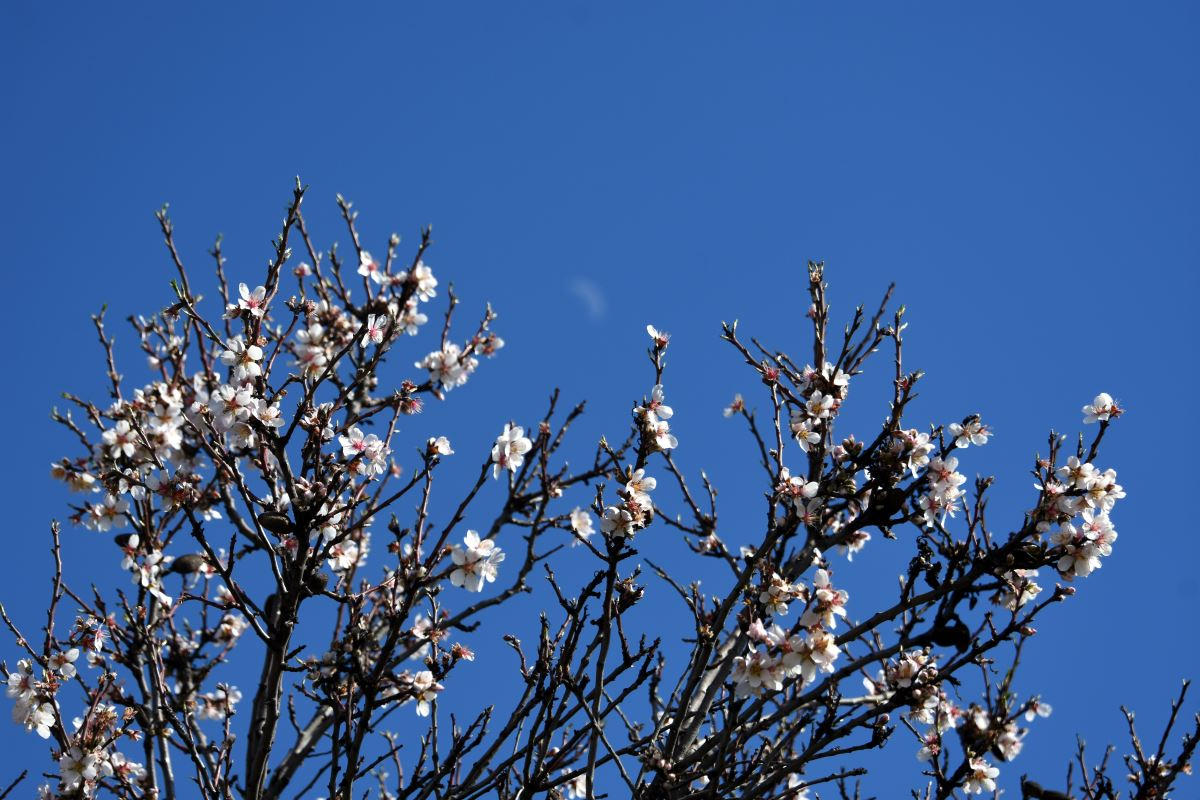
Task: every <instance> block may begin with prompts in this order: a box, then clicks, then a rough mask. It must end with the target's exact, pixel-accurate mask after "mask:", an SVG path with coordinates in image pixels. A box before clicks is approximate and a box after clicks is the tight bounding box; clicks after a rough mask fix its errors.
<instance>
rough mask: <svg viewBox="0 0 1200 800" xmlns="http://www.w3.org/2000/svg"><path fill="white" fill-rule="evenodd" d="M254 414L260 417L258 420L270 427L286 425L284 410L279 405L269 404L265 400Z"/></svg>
mask: <svg viewBox="0 0 1200 800" xmlns="http://www.w3.org/2000/svg"><path fill="white" fill-rule="evenodd" d="M254 416H256V417H258V421H259V422H261V423H262V424H263V425H266V426H267V427H268V428H282V427H283V425H284V419H283V412H282V411H281V410H280V408H279V405H278V404H275V405H269V404H267V403H265V402H260V403H259V404H258V408H257V409H256V410H255V412H254Z"/></svg>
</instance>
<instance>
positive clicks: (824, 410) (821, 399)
mask: <svg viewBox="0 0 1200 800" xmlns="http://www.w3.org/2000/svg"><path fill="white" fill-rule="evenodd" d="M806 407H807V409H808V415H809V416H810V417H812V418H813V419H816V420H822V419H828V418H829V417H831V416H833V412H834V409H835V408H836V407H837V398H836V397H834V396H833V395H830V394H821V392H819V391H818V392H813V393H812V397H809V398H808V404H807V406H806Z"/></svg>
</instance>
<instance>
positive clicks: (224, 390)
mask: <svg viewBox="0 0 1200 800" xmlns="http://www.w3.org/2000/svg"><path fill="white" fill-rule="evenodd" d="M213 399H214V400H215V404H216V408H215V409H213V411H214V413H215V415H216V418H217V423H218V424H219V425H220V426H221V427H222V428H224V429H225V430H228V429H230V428H232V427H233V426H234V425H235V424H236V423H238V422H245V421H246V420H248V419H250V415H251V414H252V413H254V411H255V409H256V408H258V401H257V400H256V399H255V397H254V391H253V390H252V389H251V388H250V387H249V386H241V387H238V386H229V385H222V386H219V387H217V391H216V394H215V396H214V398H213Z"/></svg>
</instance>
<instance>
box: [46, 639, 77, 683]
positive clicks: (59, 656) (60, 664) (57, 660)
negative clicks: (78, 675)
mask: <svg viewBox="0 0 1200 800" xmlns="http://www.w3.org/2000/svg"><path fill="white" fill-rule="evenodd" d="M77 658H79V648H78V647H72V648H71V649H70V650H66V651H63V650H60V651H59V652H57V653H55V654H53V655H52V656H50V669H52V670H56V671H57V672H58V674H59V675H62V676H63V678H65V679H66V680H71V678H74V677H75V659H77Z"/></svg>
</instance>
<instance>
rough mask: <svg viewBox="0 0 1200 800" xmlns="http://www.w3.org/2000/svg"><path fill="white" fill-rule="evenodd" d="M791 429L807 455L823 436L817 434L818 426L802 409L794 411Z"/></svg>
mask: <svg viewBox="0 0 1200 800" xmlns="http://www.w3.org/2000/svg"><path fill="white" fill-rule="evenodd" d="M789 427H790V428H791V430H792V436H795V437H796V443H797V444H799V445H800V449H801V450H803V451H804V452H806V453H807V452H808V448H809V447H811V446H812V445H814V444H817V443H818V442H820V441H821V434H819V433H817V431H816V427H817V426H816V424H815V423H814V422H813V420H812V419H810V418H809V416H808V414H807V413H806V412H805V411H801V410H800V409H796V410H795V411H793V412H792V418H791V423H790V425H789Z"/></svg>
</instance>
